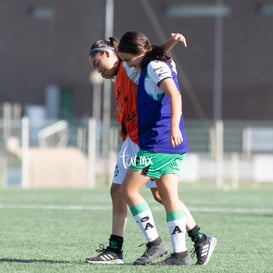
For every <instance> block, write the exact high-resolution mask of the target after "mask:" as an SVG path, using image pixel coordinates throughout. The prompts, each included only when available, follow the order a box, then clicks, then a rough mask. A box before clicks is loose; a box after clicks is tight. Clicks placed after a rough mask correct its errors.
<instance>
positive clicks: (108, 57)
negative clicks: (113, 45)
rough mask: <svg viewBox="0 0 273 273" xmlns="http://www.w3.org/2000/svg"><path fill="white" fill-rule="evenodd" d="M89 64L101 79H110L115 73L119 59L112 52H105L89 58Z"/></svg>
mask: <svg viewBox="0 0 273 273" xmlns="http://www.w3.org/2000/svg"><path fill="white" fill-rule="evenodd" d="M89 62H90V64H91V65H92V66H93V67H94V68H95V69H96V70H97V71H98V72H99V73H100V74H101V76H102V77H103V78H105V79H112V78H113V77H114V76H115V75H116V73H117V69H118V64H119V59H118V57H117V55H116V54H115V52H114V51H112V50H105V51H99V52H98V53H97V54H96V55H94V56H89Z"/></svg>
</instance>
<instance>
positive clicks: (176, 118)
mask: <svg viewBox="0 0 273 273" xmlns="http://www.w3.org/2000/svg"><path fill="white" fill-rule="evenodd" d="M159 87H160V88H161V89H162V90H163V91H164V92H165V93H166V94H167V95H168V96H169V97H170V101H171V102H170V103H171V124H170V126H171V130H170V139H169V141H170V144H171V145H172V146H173V147H175V146H178V145H179V144H181V143H182V142H183V137H182V133H181V131H180V128H179V123H180V119H181V114H182V97H181V94H180V92H179V91H178V90H177V87H176V85H175V83H174V81H173V79H172V78H166V79H165V80H163V81H162V82H161V83H160V84H159Z"/></svg>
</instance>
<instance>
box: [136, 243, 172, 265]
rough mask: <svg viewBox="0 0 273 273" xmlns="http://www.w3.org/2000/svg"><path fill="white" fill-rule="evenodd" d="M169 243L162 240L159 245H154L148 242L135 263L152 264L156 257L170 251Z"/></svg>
mask: <svg viewBox="0 0 273 273" xmlns="http://www.w3.org/2000/svg"><path fill="white" fill-rule="evenodd" d="M168 249H169V248H168V245H167V244H166V243H165V242H163V241H161V243H160V244H159V245H154V244H151V243H147V244H146V250H145V252H144V253H143V255H142V256H141V257H139V258H138V259H136V260H135V261H134V263H133V264H134V265H145V264H150V263H151V262H152V261H154V260H155V259H156V258H158V257H161V256H163V255H164V254H167V252H168Z"/></svg>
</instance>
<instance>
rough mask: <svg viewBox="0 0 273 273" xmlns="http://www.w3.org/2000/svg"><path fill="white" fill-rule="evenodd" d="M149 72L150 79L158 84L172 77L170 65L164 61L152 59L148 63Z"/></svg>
mask: <svg viewBox="0 0 273 273" xmlns="http://www.w3.org/2000/svg"><path fill="white" fill-rule="evenodd" d="M172 65H173V64H172ZM147 72H148V74H149V77H150V79H151V80H152V81H153V82H154V83H156V84H158V83H160V82H161V81H162V80H164V79H166V78H172V71H171V69H170V67H169V66H168V65H167V64H166V63H165V62H162V61H157V60H156V61H151V62H150V63H149V64H148V67H147Z"/></svg>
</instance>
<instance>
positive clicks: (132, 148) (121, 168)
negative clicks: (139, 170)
mask: <svg viewBox="0 0 273 273" xmlns="http://www.w3.org/2000/svg"><path fill="white" fill-rule="evenodd" d="M138 150H139V147H138V145H137V144H135V143H134V142H133V141H132V140H131V139H130V137H129V136H127V137H126V139H125V140H124V142H123V143H122V145H121V148H120V151H119V154H118V158H117V163H116V167H115V171H114V175H113V179H112V183H113V184H122V182H123V180H124V177H125V175H126V172H127V169H128V168H129V167H130V165H131V164H134V162H135V158H136V155H137V152H138ZM146 187H147V188H156V183H155V181H154V180H149V181H148V182H147V183H146Z"/></svg>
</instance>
